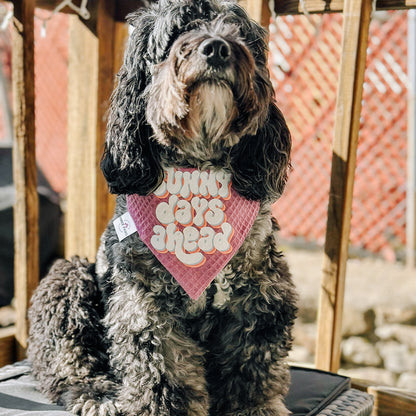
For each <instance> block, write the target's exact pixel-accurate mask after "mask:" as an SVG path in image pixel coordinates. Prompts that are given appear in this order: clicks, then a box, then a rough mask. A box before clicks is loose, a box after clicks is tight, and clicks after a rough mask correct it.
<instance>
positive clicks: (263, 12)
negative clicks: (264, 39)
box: [240, 0, 271, 28]
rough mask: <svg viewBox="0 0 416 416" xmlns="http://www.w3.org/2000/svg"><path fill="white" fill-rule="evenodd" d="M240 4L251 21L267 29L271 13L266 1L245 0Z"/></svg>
mask: <svg viewBox="0 0 416 416" xmlns="http://www.w3.org/2000/svg"><path fill="white" fill-rule="evenodd" d="M240 3H241V5H242V6H243V7H245V8H246V10H247V13H248V15H249V16H250V17H251V18H252V19H253V20H255V21H256V22H257V23H259V24H260V25H262V26H263V27H266V28H267V27H269V24H270V16H271V12H270V8H269V2H268V0H245V1H243V2H240Z"/></svg>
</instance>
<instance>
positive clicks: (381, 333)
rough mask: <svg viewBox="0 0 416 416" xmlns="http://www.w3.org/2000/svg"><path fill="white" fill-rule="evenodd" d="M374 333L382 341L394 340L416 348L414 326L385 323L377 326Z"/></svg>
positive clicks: (415, 327)
mask: <svg viewBox="0 0 416 416" xmlns="http://www.w3.org/2000/svg"><path fill="white" fill-rule="evenodd" d="M375 334H376V335H377V336H378V337H379V338H380V339H381V340H383V341H389V340H396V341H398V342H399V343H401V344H405V345H407V346H408V347H409V348H410V349H413V350H416V326H413V325H399V324H387V325H383V326H380V327H378V328H377V329H376V331H375Z"/></svg>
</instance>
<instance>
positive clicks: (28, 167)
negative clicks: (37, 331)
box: [12, 0, 39, 359]
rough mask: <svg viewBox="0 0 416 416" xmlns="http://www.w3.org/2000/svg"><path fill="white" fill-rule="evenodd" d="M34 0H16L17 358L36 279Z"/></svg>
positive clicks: (23, 344) (23, 341) (22, 347)
mask: <svg viewBox="0 0 416 416" xmlns="http://www.w3.org/2000/svg"><path fill="white" fill-rule="evenodd" d="M34 6H35V1H34V0H21V1H15V2H14V19H13V48H12V82H13V124H14V142H13V180H14V184H15V188H16V200H15V206H14V240H15V258H14V264H15V268H14V273H15V299H16V311H17V322H16V341H17V345H18V347H19V354H20V355H19V357H18V358H19V359H20V358H23V355H24V350H25V348H26V346H27V334H28V321H27V308H28V306H29V302H30V297H31V295H32V292H33V290H34V289H35V288H36V286H37V284H38V281H39V234H38V216H39V213H38V210H39V206H38V195H37V173H36V155H35V89H34V87H35V80H34V21H33V20H34Z"/></svg>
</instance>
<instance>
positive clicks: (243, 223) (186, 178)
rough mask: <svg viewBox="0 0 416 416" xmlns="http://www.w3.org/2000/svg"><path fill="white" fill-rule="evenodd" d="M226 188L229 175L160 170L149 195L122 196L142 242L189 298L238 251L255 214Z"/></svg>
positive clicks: (249, 203)
mask: <svg viewBox="0 0 416 416" xmlns="http://www.w3.org/2000/svg"><path fill="white" fill-rule="evenodd" d="M259 207H260V203H259V202H257V201H249V200H248V199H245V198H243V197H242V196H240V195H239V194H238V193H237V192H236V191H235V190H234V189H233V188H232V187H231V174H230V173H228V172H226V171H223V170H219V171H199V170H196V169H180V170H179V169H174V168H168V169H166V170H165V178H164V181H163V182H162V184H161V185H160V186H159V188H158V189H157V190H156V191H155V192H154V193H153V194H151V195H147V196H140V195H127V208H128V211H129V213H130V215H131V217H132V219H133V221H134V223H135V225H136V227H137V231H138V233H139V235H140V238H141V239H142V240H143V242H144V243H145V244H146V245H147V246H148V247H149V248H150V250H151V251H152V252H153V253H154V255H155V256H156V257H157V258H158V259H159V261H160V262H161V263H162V264H163V265H164V266H165V267H166V269H167V270H168V271H169V272H170V273H171V274H172V275H173V277H174V278H175V279H176V280H177V282H178V283H179V284H180V285H181V286H182V288H183V289H184V290H185V291H186V293H188V295H189V296H190V297H191V298H192V299H198V298H199V296H200V295H201V294H202V293H203V291H204V290H205V289H206V288H207V287H208V285H209V284H210V283H211V282H212V280H214V279H215V277H216V276H217V275H218V273H219V272H220V271H221V270H222V269H223V268H224V266H225V265H226V264H227V263H228V262H229V261H230V259H231V258H232V256H233V255H234V254H235V252H236V251H237V250H238V249H239V248H240V246H241V244H242V243H243V241H244V239H245V237H246V235H247V234H248V232H249V231H250V229H251V227H252V225H253V222H254V220H255V218H256V216H257V213H258V211H259Z"/></svg>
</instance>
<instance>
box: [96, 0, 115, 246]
mask: <svg viewBox="0 0 416 416" xmlns="http://www.w3.org/2000/svg"><path fill="white" fill-rule="evenodd" d="M115 3H116V1H115V0H102V1H100V2H98V11H97V37H98V59H99V61H98V91H97V92H98V96H97V133H96V145H95V149H96V150H95V175H96V185H97V186H96V190H95V192H96V194H95V195H96V228H95V238H96V247H97V248H98V246H99V239H100V237H101V234H102V233H103V231H104V230H105V228H106V226H107V223H108V220H109V219H110V218H111V217H112V215H113V212H114V197H113V196H111V195H110V193H109V192H108V186H107V182H106V180H105V178H104V176H103V174H102V172H101V169H100V168H99V166H100V161H101V156H102V153H103V150H104V142H105V132H106V127H107V113H108V108H109V105H110V97H111V93H112V91H113V88H114V80H115V76H114V65H115V64H114V60H115V59H114V54H115V38H116V36H115V33H116V27H118V26H117V25H116V24H115V21H114V13H115ZM117 40H120V39H119V37H118V38H117Z"/></svg>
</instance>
